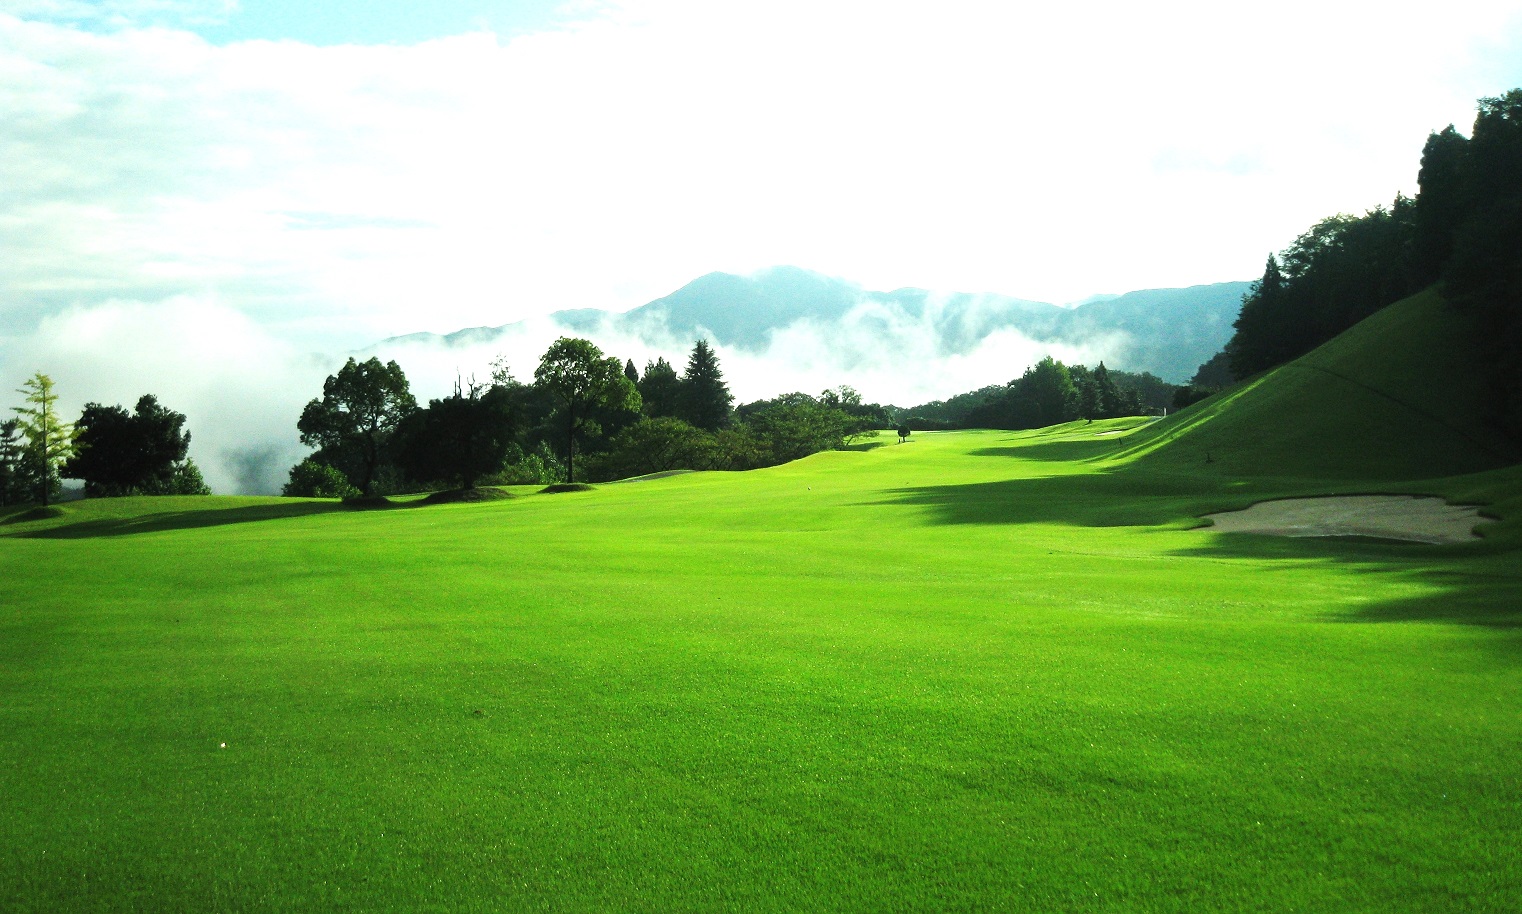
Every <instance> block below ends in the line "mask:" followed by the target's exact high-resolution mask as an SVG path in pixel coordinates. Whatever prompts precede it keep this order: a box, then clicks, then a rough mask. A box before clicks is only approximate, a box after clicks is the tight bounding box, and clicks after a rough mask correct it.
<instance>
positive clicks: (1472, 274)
mask: <svg viewBox="0 0 1522 914" xmlns="http://www.w3.org/2000/svg"><path fill="white" fill-rule="evenodd" d="M1466 179H1467V199H1468V201H1469V205H1470V209H1469V213H1468V215H1467V216H1466V218H1465V220H1464V223H1463V224H1462V225H1461V226H1460V227H1459V229H1458V231H1457V232H1455V233H1454V243H1453V255H1452V256H1451V257H1450V258H1449V260H1448V264H1447V266H1446V268H1445V269H1444V271H1443V278H1444V280H1445V289H1446V291H1447V293H1448V295H1449V297H1450V298H1451V299H1452V300H1453V301H1454V303H1455V304H1457V305H1458V306H1460V307H1462V308H1465V309H1468V310H1469V311H1470V312H1471V313H1473V314H1475V315H1476V316H1477V317H1478V318H1479V320H1480V322H1481V325H1482V327H1483V329H1484V335H1483V343H1482V349H1481V352H1480V357H1481V360H1482V363H1483V367H1482V369H1481V370H1482V371H1483V372H1484V374H1485V377H1486V381H1487V383H1488V385H1489V387H1490V394H1491V398H1490V399H1491V409H1492V412H1493V416H1492V418H1493V420H1494V421H1495V422H1496V423H1497V424H1498V425H1499V426H1500V427H1501V428H1502V429H1503V430H1504V431H1506V432H1508V433H1510V434H1511V435H1513V436H1514V437H1516V438H1518V439H1519V440H1522V89H1513V90H1511V91H1510V92H1507V93H1506V94H1505V95H1502V96H1499V97H1496V98H1483V99H1480V105H1479V114H1478V115H1477V116H1476V117H1475V122H1474V133H1473V135H1472V137H1471V139H1470V141H1469V155H1468V162H1467V174H1466Z"/></svg>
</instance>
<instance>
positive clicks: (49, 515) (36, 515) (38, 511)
mask: <svg viewBox="0 0 1522 914" xmlns="http://www.w3.org/2000/svg"><path fill="white" fill-rule="evenodd" d="M67 513H68V512H67V511H65V510H64V509H63V508H61V507H59V506H58V505H47V506H46V507H44V506H42V505H38V506H37V507H35V508H28V509H27V510H25V511H20V512H17V513H16V514H12V515H11V516H9V517H7V518H6V519H5V523H7V524H29V523H31V522H33V521H39V520H54V519H56V518H60V517H63V516H64V515H65V514H67Z"/></svg>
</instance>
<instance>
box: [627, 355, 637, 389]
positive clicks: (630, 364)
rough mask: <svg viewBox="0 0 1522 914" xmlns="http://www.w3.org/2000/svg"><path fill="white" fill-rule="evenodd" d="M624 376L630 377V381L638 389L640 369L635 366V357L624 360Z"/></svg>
mask: <svg viewBox="0 0 1522 914" xmlns="http://www.w3.org/2000/svg"><path fill="white" fill-rule="evenodd" d="M624 377H626V378H628V379H629V383H630V384H633V385H634V387H635V389H636V390H638V389H639V369H638V368H635V367H634V360H633V359H628V360H626V361H625V362H624Z"/></svg>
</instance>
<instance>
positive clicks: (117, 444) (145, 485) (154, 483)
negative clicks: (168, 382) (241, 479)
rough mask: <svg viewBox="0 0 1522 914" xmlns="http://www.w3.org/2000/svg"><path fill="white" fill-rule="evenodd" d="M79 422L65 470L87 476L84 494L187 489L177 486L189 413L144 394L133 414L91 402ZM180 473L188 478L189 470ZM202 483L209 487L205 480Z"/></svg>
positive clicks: (186, 443)
mask: <svg viewBox="0 0 1522 914" xmlns="http://www.w3.org/2000/svg"><path fill="white" fill-rule="evenodd" d="M74 427H75V428H76V429H77V430H78V432H79V437H78V439H77V440H76V442H75V444H76V450H75V453H74V456H73V457H71V458H70V459H69V461H68V463H66V464H65V465H64V468H63V474H64V475H65V476H67V477H69V478H71V479H82V480H84V483H85V495H87V496H91V497H101V496H121V495H135V494H150V493H165V494H169V493H173V494H182V493H179V492H177V491H175V489H176V486H175V485H174V482H175V475H176V471H177V468H182V467H183V466H184V462H185V459H186V456H185V455H186V454H187V453H188V452H189V450H190V433H189V432H187V431H185V415H184V413H178V412H175V411H174V410H172V409H169V408H167V407H165V406H162V405H160V404H159V401H158V399H157V398H156V397H154V396H153V395H152V394H144V395H143V396H142V397H141V398H139V399H138V401H137V406H136V407H135V409H134V410H133V411H132V412H130V413H129V412H127V410H126V409H124V408H123V407H121V406H102V405H101V404H99V403H87V404H85V408H84V412H83V413H82V414H81V415H80V417H79V421H78V422H76V423H75V424H74ZM179 472H180V476H181V480H182V481H188V480H186V477H185V471H184V470H183V469H180V470H179ZM199 476H200V471H199V470H196V477H197V478H199ZM200 488H205V484H204V482H202V483H201V486H200ZM183 494H198V493H183Z"/></svg>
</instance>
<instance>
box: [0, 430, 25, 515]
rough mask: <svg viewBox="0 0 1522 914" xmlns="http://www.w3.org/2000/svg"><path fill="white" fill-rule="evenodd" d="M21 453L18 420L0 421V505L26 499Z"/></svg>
mask: <svg viewBox="0 0 1522 914" xmlns="http://www.w3.org/2000/svg"><path fill="white" fill-rule="evenodd" d="M22 455H23V449H22V443H21V423H20V421H19V420H17V419H6V420H3V421H0V505H13V504H17V503H19V502H23V501H26V498H27V496H26V486H25V485H24V484H23V479H24V469H23V465H22Z"/></svg>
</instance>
